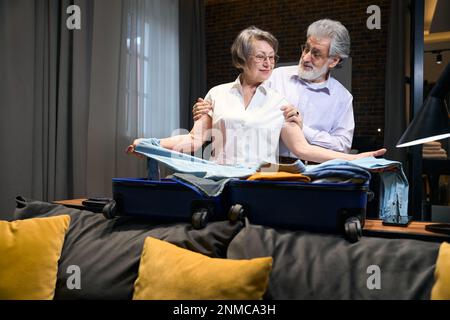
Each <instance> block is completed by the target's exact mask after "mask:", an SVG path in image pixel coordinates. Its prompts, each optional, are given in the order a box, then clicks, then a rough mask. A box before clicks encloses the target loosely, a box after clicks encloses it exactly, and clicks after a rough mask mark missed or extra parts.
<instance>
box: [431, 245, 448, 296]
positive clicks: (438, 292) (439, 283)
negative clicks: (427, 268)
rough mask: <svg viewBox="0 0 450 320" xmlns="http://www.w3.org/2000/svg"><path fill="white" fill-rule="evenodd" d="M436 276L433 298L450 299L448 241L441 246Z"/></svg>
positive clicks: (432, 292)
mask: <svg viewBox="0 0 450 320" xmlns="http://www.w3.org/2000/svg"><path fill="white" fill-rule="evenodd" d="M434 278H435V282H434V286H433V289H432V291H431V299H433V300H450V244H448V243H447V242H444V243H442V244H441V247H440V248H439V254H438V258H437V261H436V269H435V271H434Z"/></svg>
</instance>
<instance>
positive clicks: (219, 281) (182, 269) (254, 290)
mask: <svg viewBox="0 0 450 320" xmlns="http://www.w3.org/2000/svg"><path fill="white" fill-rule="evenodd" d="M271 270H272V258H271V257H265V258H256V259H251V260H230V259H217V258H210V257H207V256H204V255H202V254H199V253H196V252H192V251H189V250H186V249H182V248H179V247H177V246H175V245H173V244H170V243H168V242H165V241H161V240H157V239H154V238H151V237H149V238H147V239H145V243H144V249H143V252H142V256H141V262H140V265H139V274H138V278H137V280H136V282H135V284H134V295H133V299H136V300H153V299H155V300H193V299H195V300H211V299H218V300H231V299H232V300H236V299H239V300H248V299H253V300H256V299H262V297H263V294H264V292H265V291H266V288H267V284H268V282H269V275H270V271H271Z"/></svg>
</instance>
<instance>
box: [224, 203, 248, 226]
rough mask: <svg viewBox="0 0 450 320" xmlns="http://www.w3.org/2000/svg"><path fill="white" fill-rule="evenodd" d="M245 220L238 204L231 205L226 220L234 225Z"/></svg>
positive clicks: (242, 210)
mask: <svg viewBox="0 0 450 320" xmlns="http://www.w3.org/2000/svg"><path fill="white" fill-rule="evenodd" d="M244 218H245V212H244V208H243V207H242V206H241V205H240V204H235V205H232V206H231V208H230V210H229V211H228V219H229V220H230V221H231V222H233V223H235V222H237V221H241V220H243V219H244Z"/></svg>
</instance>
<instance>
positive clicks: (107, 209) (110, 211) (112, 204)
mask: <svg viewBox="0 0 450 320" xmlns="http://www.w3.org/2000/svg"><path fill="white" fill-rule="evenodd" d="M102 212H103V216H104V217H105V218H106V219H113V218H114V217H115V216H116V215H117V205H116V201H114V200H111V201H109V202H108V203H107V204H106V205H105V206H104V207H103V210H102Z"/></svg>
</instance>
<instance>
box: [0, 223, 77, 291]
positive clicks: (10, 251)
mask: <svg viewBox="0 0 450 320" xmlns="http://www.w3.org/2000/svg"><path fill="white" fill-rule="evenodd" d="M69 223H70V216H68V215H63V216H56V217H50V218H34V219H27V220H17V221H12V222H6V221H0V257H1V258H0V300H6V299H8V300H17V299H27V300H44V299H47V300H49V299H53V296H54V294H55V285H56V274H57V272H58V260H59V257H60V255H61V250H62V246H63V243H64V236H65V233H66V230H67V228H68V226H69Z"/></svg>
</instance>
